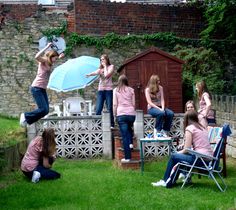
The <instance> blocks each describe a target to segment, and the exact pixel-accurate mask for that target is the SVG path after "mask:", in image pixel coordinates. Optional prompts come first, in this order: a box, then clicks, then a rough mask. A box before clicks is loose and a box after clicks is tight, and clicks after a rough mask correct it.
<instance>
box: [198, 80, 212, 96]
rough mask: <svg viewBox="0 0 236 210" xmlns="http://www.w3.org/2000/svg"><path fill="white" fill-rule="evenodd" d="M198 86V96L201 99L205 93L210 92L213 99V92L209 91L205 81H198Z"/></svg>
mask: <svg viewBox="0 0 236 210" xmlns="http://www.w3.org/2000/svg"><path fill="white" fill-rule="evenodd" d="M196 86H197V87H198V93H197V94H198V98H199V99H200V98H201V97H202V94H203V93H205V92H206V93H208V94H209V96H210V99H211V94H210V93H209V91H208V88H207V85H206V82H205V81H200V82H197V83H196Z"/></svg>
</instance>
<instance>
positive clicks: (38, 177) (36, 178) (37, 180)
mask: <svg viewBox="0 0 236 210" xmlns="http://www.w3.org/2000/svg"><path fill="white" fill-rule="evenodd" d="M40 177H41V174H40V173H39V172H38V171H34V173H33V176H32V179H31V182H33V183H37V182H39V179H40Z"/></svg>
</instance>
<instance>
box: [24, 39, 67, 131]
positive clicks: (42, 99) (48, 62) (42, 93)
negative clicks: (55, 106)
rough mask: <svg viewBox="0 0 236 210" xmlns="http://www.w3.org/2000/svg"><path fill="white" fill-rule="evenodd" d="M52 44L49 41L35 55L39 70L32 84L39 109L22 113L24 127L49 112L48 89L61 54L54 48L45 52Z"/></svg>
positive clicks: (32, 91)
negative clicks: (53, 67) (53, 68)
mask: <svg viewBox="0 0 236 210" xmlns="http://www.w3.org/2000/svg"><path fill="white" fill-rule="evenodd" d="M52 45H53V44H52V43H48V44H47V46H46V47H45V48H43V49H42V50H40V51H39V52H38V53H37V54H36V55H35V59H36V61H37V62H38V72H37V75H36V77H35V79H34V81H33V83H32V85H31V93H32V95H33V98H34V100H35V102H36V104H37V109H35V110H33V111H31V112H25V113H21V116H20V125H21V126H22V127H25V126H26V125H27V124H29V125H31V124H32V123H34V122H37V121H38V120H39V119H41V118H42V117H44V116H45V115H47V114H48V112H49V102H48V96H47V92H46V89H47V85H48V80H49V76H50V74H51V70H52V66H53V64H54V62H55V61H56V60H57V58H58V57H59V54H58V53H57V52H56V51H54V50H49V51H47V52H46V53H45V51H46V50H48V49H49V48H50V47H51V46H52ZM62 55H63V54H62ZM62 55H60V57H62Z"/></svg>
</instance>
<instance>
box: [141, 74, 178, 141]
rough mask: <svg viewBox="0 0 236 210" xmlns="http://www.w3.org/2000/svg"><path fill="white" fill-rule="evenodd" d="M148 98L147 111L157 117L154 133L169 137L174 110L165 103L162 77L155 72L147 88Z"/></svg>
mask: <svg viewBox="0 0 236 210" xmlns="http://www.w3.org/2000/svg"><path fill="white" fill-rule="evenodd" d="M145 97H146V100H147V104H148V105H147V112H148V114H150V115H152V117H155V118H156V124H155V130H156V132H154V135H157V136H163V137H167V136H168V133H169V131H170V128H171V125H172V121H173V117H174V112H173V111H172V110H171V109H169V108H167V107H166V105H165V97H164V90H163V87H162V86H161V85H160V78H159V76H158V75H156V74H153V75H152V76H151V77H150V79H149V81H148V85H147V88H146V89H145Z"/></svg>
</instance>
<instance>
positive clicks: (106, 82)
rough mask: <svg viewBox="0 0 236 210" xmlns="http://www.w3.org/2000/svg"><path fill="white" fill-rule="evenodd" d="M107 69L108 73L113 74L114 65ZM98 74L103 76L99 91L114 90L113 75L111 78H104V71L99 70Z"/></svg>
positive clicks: (100, 80)
mask: <svg viewBox="0 0 236 210" xmlns="http://www.w3.org/2000/svg"><path fill="white" fill-rule="evenodd" d="M107 69H108V73H111V72H112V71H113V69H114V65H109V66H108V67H107ZM97 73H100V74H102V75H100V79H99V84H98V90H112V89H113V83H112V75H111V76H110V77H109V78H104V69H98V70H97ZM112 73H113V72H112Z"/></svg>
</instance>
